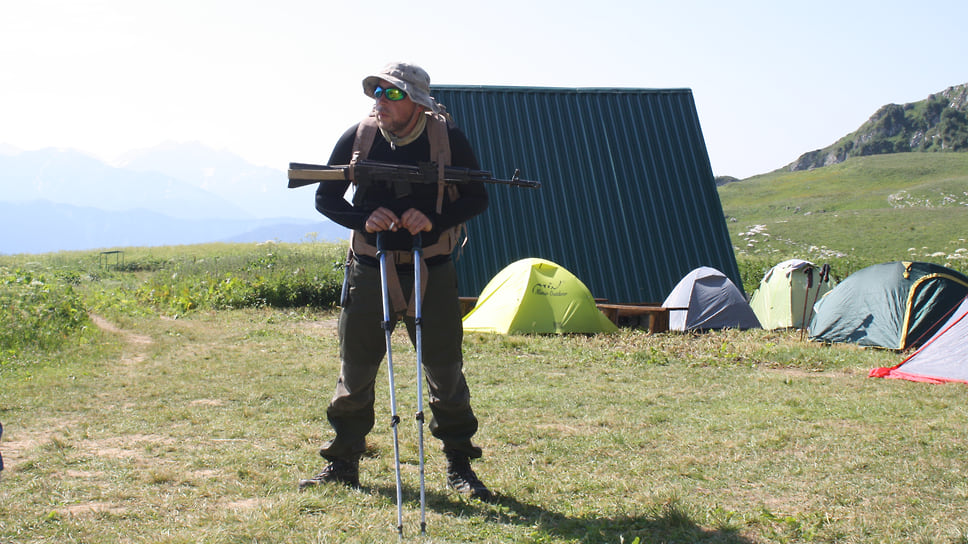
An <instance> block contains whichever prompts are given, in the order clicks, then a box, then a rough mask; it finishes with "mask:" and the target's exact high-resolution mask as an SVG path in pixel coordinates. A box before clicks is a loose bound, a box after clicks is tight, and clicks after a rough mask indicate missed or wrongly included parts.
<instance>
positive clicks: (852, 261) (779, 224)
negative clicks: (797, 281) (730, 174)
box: [719, 153, 968, 288]
mask: <svg viewBox="0 0 968 544" xmlns="http://www.w3.org/2000/svg"><path fill="white" fill-rule="evenodd" d="M719 195H720V198H721V200H722V204H723V212H724V213H725V214H726V221H727V226H728V228H729V233H730V237H731V239H732V240H733V245H734V248H735V251H736V256H737V259H738V260H739V261H741V263H743V262H746V263H750V262H752V263H756V264H757V265H758V269H757V270H754V271H751V272H749V274H750V275H751V277H754V278H755V277H756V275H757V273H758V270H759V269H763V267H769V266H772V264H775V263H777V262H780V261H782V260H784V259H787V258H801V259H807V260H811V261H813V262H817V263H821V262H836V263H837V264H838V265H839V268H840V270H837V268H838V267H837V266H835V267H834V268H835V271H837V272H839V274H838V275H839V276H845V275H846V274H847V273H850V272H853V271H855V270H857V269H859V268H862V267H863V266H867V265H869V264H874V263H877V262H887V261H895V260H919V261H929V262H936V263H939V264H943V265H945V266H948V267H950V268H953V269H956V270H960V271H962V272H968V154H965V153H898V154H891V155H876V156H868V157H856V158H851V159H848V160H847V161H845V162H843V163H839V164H835V165H831V166H826V167H823V168H816V169H813V170H808V171H800V172H783V171H777V172H772V173H769V174H764V175H761V176H755V177H752V178H749V179H747V180H744V181H741V182H735V183H730V184H727V185H723V186H721V187H719ZM744 275H745V271H744ZM749 283H750V282H749V281H748V279H747V278H745V277H744V285H746V287H747V288H749V287H750V285H749ZM754 285H755V284H754Z"/></svg>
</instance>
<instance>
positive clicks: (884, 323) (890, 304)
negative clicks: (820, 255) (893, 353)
mask: <svg viewBox="0 0 968 544" xmlns="http://www.w3.org/2000/svg"><path fill="white" fill-rule="evenodd" d="M965 295H968V277H966V276H965V275H963V274H961V273H959V272H957V271H955V270H951V269H950V268H946V267H944V266H941V265H938V264H932V263H922V262H900V261H899V262H892V263H884V264H877V265H874V266H869V267H867V268H865V269H863V270H858V271H857V272H854V273H853V274H851V275H850V276H848V277H847V278H846V279H845V280H844V281H842V282H841V283H840V284H838V285H837V286H836V287H834V288H833V289H832V290H831V291H829V292H828V293H827V294H826V295H824V297H823V298H822V299H820V301H819V302H817V304H816V305H815V306H814V312H815V315H814V317H813V321H811V323H810V338H811V339H812V340H817V341H819V342H848V343H855V344H858V345H861V346H872V347H882V348H889V349H907V348H910V347H917V346H920V345H921V344H923V343H924V342H925V341H926V340H927V339H928V338H930V337H931V335H932V334H933V333H934V332H936V331H937V329H938V327H939V326H940V325H941V323H942V322H943V320H944V318H945V316H946V315H947V314H948V313H949V312H951V310H952V309H953V308H954V307H955V306H957V305H958V303H959V302H961V299H963V298H964V297H965Z"/></svg>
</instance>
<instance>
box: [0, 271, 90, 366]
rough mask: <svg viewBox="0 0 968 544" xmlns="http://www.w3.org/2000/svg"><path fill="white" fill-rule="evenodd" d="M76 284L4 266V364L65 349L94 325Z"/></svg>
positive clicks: (0, 277)
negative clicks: (25, 355)
mask: <svg viewBox="0 0 968 544" xmlns="http://www.w3.org/2000/svg"><path fill="white" fill-rule="evenodd" d="M75 281H76V278H73V277H67V278H66V279H65V280H58V279H56V278H51V277H48V276H45V275H42V274H39V273H36V272H31V271H28V270H24V269H8V268H6V267H0V354H2V355H0V361H2V360H3V359H6V358H8V357H15V356H17V355H18V354H20V353H22V352H24V351H32V350H55V349H58V348H61V347H62V346H64V345H66V344H67V343H69V342H70V341H72V340H75V339H76V338H77V336H78V335H79V334H80V333H81V332H83V330H84V329H85V327H87V326H89V325H90V318H89V317H88V315H87V311H86V310H85V309H84V305H83V302H82V301H81V298H80V295H79V294H77V293H76V292H75V291H74V288H73V284H74V283H75Z"/></svg>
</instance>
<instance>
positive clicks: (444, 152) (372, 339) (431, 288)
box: [299, 63, 493, 500]
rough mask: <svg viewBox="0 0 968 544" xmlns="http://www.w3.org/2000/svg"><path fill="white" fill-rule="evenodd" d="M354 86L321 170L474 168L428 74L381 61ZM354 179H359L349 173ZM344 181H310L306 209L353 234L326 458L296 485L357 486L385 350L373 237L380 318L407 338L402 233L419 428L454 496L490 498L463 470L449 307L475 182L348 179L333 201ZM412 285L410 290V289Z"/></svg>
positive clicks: (476, 210) (477, 197)
mask: <svg viewBox="0 0 968 544" xmlns="http://www.w3.org/2000/svg"><path fill="white" fill-rule="evenodd" d="M363 92H364V93H365V94H366V95H367V96H369V97H371V98H373V99H374V100H375V103H374V106H373V111H372V113H371V115H370V117H368V118H367V119H364V120H363V121H361V122H360V123H359V124H358V125H356V126H354V127H352V128H350V129H349V130H347V131H346V132H345V133H344V134H343V136H342V137H341V138H340V139H339V141H338V142H337V143H336V146H335V148H334V149H333V153H332V155H331V156H330V159H329V164H330V165H345V164H351V163H352V162H354V161H355V160H362V159H369V160H373V161H380V162H386V163H394V164H401V165H416V164H418V163H425V162H428V161H430V162H434V163H436V164H438V166H440V167H441V168H442V167H443V166H457V167H464V168H470V169H474V170H478V169H479V168H480V167H479V166H478V164H477V158H476V157H475V155H474V152H473V150H472V149H471V146H470V143H469V142H468V141H467V138H466V137H465V136H464V134H463V133H462V132H461V131H460V130H459V129H457V128H456V127H455V126H453V125H451V124H450V123H448V119H449V118H448V116H447V115H446V113H445V112H444V111H443V107H442V106H440V105H439V104H438V103H437V102H436V101H435V100H434V99H433V98H432V97H431V96H430V76H429V75H427V72H426V71H424V70H423V69H422V68H420V67H419V66H416V65H413V64H407V63H392V64H389V65H387V66H386V67H385V68H384V69H383V70H382V71H380V72H379V73H377V74H374V75H371V76H369V77H367V78H365V79H364V80H363ZM356 181H360V180H356ZM349 184H350V182H345V183H339V182H327V183H320V184H319V188H318V189H317V191H316V209H317V210H319V211H320V213H322V214H323V215H325V216H326V217H328V218H330V219H332V220H333V221H335V222H336V223H338V224H340V225H342V226H344V227H347V228H349V229H352V234H351V239H350V250H351V251H350V255H351V258H350V260H349V262H348V263H347V267H346V277H345V280H344V289H343V298H342V302H341V306H342V310H341V312H340V317H339V339H340V376H339V380H338V382H337V384H336V393H335V395H334V396H333V398H332V400H331V401H330V404H329V407H328V409H327V411H326V415H327V418H328V419H329V422H330V425H332V427H333V430H334V431H335V433H336V436H335V437H334V438H333V439H332V440H330V441H329V442H327V443H326V444H325V445H324V446H323V447H322V448H321V449H320V452H319V453H320V455H322V457H323V458H325V459H326V460H327V461H329V464H328V465H327V466H326V467H325V468H324V469H323V471H322V472H320V473H319V474H318V475H316V476H314V477H313V478H310V479H308V480H301V481H300V483H299V485H300V487H301V488H304V487H308V486H313V485H318V484H321V483H327V482H332V483H340V484H344V485H349V486H353V487H359V485H360V483H359V461H360V457H361V456H362V455H363V453H364V451H365V449H366V435H367V434H368V433H369V432H370V430H371V429H372V428H373V425H374V398H375V394H374V385H375V381H376V376H377V371H378V370H379V367H380V364H381V361H382V360H383V357H384V356H385V355H386V348H387V346H386V341H385V331H384V329H383V328H382V322H383V305H382V287H381V285H382V284H381V277H380V270H379V261H378V258H377V253H376V247H375V246H376V235H377V234H378V233H379V234H381V235H382V237H383V243H384V248H385V249H386V250H387V251H386V255H387V262H388V266H387V269H388V274H387V276H388V285H389V288H390V291H391V298H392V299H393V300H394V303H393V313H394V315H391V321H393V322H396V321H397V320H398V319H401V318H402V319H403V320H404V322H405V323H406V327H407V331H408V332H409V334H410V338H411V342H414V338H415V323H414V318H413V297H414V296H419V295H420V291H421V289H415V288H414V286H413V278H414V263H413V262H412V259H413V253H412V252H411V248H412V241H413V238H412V237H413V235H416V234H420V235H421V240H422V247H423V261H424V262H423V263H418V266H421V271H423V270H426V272H422V273H421V276H422V278H423V279H425V280H426V283H425V285H424V286H423V288H422V294H423V305H422V312H421V313H422V315H421V319H422V321H421V322H422V335H423V348H424V349H423V354H422V358H423V365H424V369H423V370H424V373H425V375H426V376H427V383H428V386H429V390H430V403H429V405H430V409H431V413H432V418H431V421H430V427H429V428H430V432H431V434H432V435H433V436H434V437H436V438H438V439H439V440H440V441H441V442H442V444H443V450H444V453H445V455H446V457H447V483H448V485H449V486H450V487H452V488H454V489H455V490H457V491H458V492H459V493H461V494H464V495H466V496H469V497H472V498H479V499H482V500H490V499H492V498H493V495H492V494H491V492H490V490H488V488H487V487H486V486H485V485H484V484H483V483H482V482H481V481H480V479H478V477H477V475H476V474H475V473H474V471H473V470H472V469H471V466H470V460H471V459H476V458H479V457H481V450H480V448H478V447H477V446H475V445H474V444H473V443H472V442H471V438H472V437H473V436H474V434H475V433H476V432H477V428H478V421H477V418H476V417H475V415H474V412H473V410H472V409H471V404H470V391H469V389H468V386H467V382H466V380H465V378H464V373H463V354H462V348H461V343H462V340H463V329H462V325H461V313H460V303H459V299H458V293H457V275H456V270H455V268H454V263H453V262H452V260H451V253H452V251H453V250H454V248H455V246H456V244H457V240H458V234H459V230H460V228H461V225H462V224H463V223H464V222H465V221H467V220H468V219H471V218H472V217H474V216H476V215H478V214H480V213H481V212H483V211H484V210H485V209H486V208H487V204H488V199H487V192H486V191H485V189H484V184H483V183H481V182H473V183H468V184H462V185H461V186H460V187H459V189H458V188H457V187H455V186H453V185H445V184H444V183H442V182H441V183H438V184H432V183H415V184H411V185H410V186H409V187H408V188H406V189H403V190H401V188H400V187H394V186H383V185H379V184H376V183H361V184H359V185H357V184H356V183H354V189H355V192H354V194H353V197H352V202H348V201H347V200H346V199H345V198H344V194H345V193H346V190H347V188H348V186H349ZM414 290H416V291H418V292H416V293H415V292H414Z"/></svg>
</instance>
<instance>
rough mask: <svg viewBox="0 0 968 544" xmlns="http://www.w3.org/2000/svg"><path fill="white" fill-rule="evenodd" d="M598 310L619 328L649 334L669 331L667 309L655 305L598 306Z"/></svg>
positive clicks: (605, 304) (603, 304)
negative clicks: (645, 331) (634, 329)
mask: <svg viewBox="0 0 968 544" xmlns="http://www.w3.org/2000/svg"><path fill="white" fill-rule="evenodd" d="M597 306H598V309H599V310H601V311H602V313H603V314H605V316H606V317H608V318H609V319H610V320H611V321H612V323H615V324H616V325H617V326H619V327H632V328H639V329H646V330H648V331H649V332H651V333H658V332H666V331H668V330H669V309H668V308H663V307H662V306H659V305H657V304H607V303H602V304H598V305H597Z"/></svg>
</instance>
